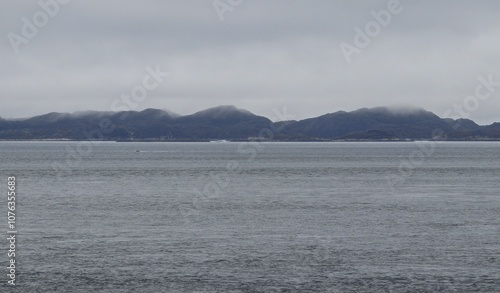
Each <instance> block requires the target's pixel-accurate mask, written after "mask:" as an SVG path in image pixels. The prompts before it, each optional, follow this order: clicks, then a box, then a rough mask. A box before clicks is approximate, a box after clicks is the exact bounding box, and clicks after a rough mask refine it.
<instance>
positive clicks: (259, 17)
mask: <svg viewBox="0 0 500 293" xmlns="http://www.w3.org/2000/svg"><path fill="white" fill-rule="evenodd" d="M54 1H56V0H41V1H40V2H41V3H52V5H48V8H46V9H47V10H48V11H49V12H50V14H51V15H48V13H47V12H44V10H43V8H42V7H41V6H40V4H39V3H38V1H2V3H1V7H0V36H1V42H0V76H1V79H0V87H1V89H2V91H1V107H0V116H1V117H4V118H14V117H28V116H33V115H38V114H43V113H47V112H74V111H81V110H102V111H110V110H112V109H113V108H112V105H113V103H115V104H114V105H115V106H116V105H117V104H116V101H119V100H120V98H121V96H122V94H125V95H130V94H131V92H133V90H134V88H135V89H138V88H140V87H141V86H142V83H143V79H144V78H145V77H146V76H147V75H148V74H150V73H149V71H148V70H147V69H146V68H147V67H148V66H149V67H150V68H152V69H153V70H155V69H156V68H157V67H158V68H159V69H160V71H162V72H168V73H169V75H168V76H167V77H165V78H163V81H162V82H161V83H159V84H158V87H156V88H155V89H152V90H148V91H147V97H146V98H145V99H144V100H143V101H140V102H137V103H135V102H134V101H133V102H134V103H133V104H130V105H132V106H129V107H130V108H131V110H141V109H145V108H159V109H169V110H171V111H174V112H177V113H179V114H190V113H193V112H195V111H199V110H202V109H205V108H209V107H214V106H218V105H235V106H236V107H238V108H244V109H247V110H249V111H251V112H253V113H256V114H259V115H263V116H266V117H269V118H271V119H273V120H277V119H278V118H280V117H278V116H285V118H294V119H303V118H309V117H314V116H319V115H321V114H325V113H329V112H335V111H338V110H355V109H358V108H362V107H375V106H389V105H413V106H416V107H423V108H425V109H427V110H430V111H433V112H434V113H436V114H437V115H439V116H441V117H443V116H444V115H445V114H448V116H455V117H457V116H459V115H458V114H455V112H456V110H454V105H455V104H456V105H462V108H463V109H462V114H460V115H461V116H464V115H463V114H465V115H466V116H469V117H470V118H472V119H473V120H475V121H476V122H479V123H481V124H489V123H491V122H493V121H500V111H499V109H500V86H498V84H497V85H494V86H492V85H490V86H489V87H487V86H482V84H483V83H484V82H483V83H481V82H480V81H479V79H481V77H482V78H483V81H484V80H487V79H488V78H490V79H492V80H493V81H494V83H493V84H495V82H497V81H498V82H500V70H499V69H500V55H499V52H500V17H499V16H498V12H499V11H500V1H498V0H491V1H469V0H446V1H435V0H432V1H431V0H423V1H418V0H413V1H411V0H401V1H400V4H399V5H397V3H395V2H393V1H395V0H381V1H378V0H370V1H352V0H345V1H332V0H316V1H314V0H302V1H298V0H265V1H264V0H260V1H259V0H217V1H215V2H214V1H213V0H178V1H166V0H149V1H139V0H136V1H132V0H106V1H97V0H95V1H94V0H72V1H69V2H68V3H67V4H60V3H59V2H54ZM59 1H60V2H61V3H63V2H67V1H68V0H65V1H63V0H59ZM54 3H57V7H56V6H55V5H54ZM214 3H215V5H214ZM382 10H384V11H382ZM381 11H382V12H381ZM374 12H376V13H374ZM375 14H377V15H379V16H378V17H376V16H374V15H375ZM44 16H46V17H44ZM23 18H25V19H24V20H23ZM34 18H35V19H34ZM389 18H390V20H389ZM26 20H27V21H28V22H29V23H28V24H27V23H26ZM30 26H33V27H34V28H35V30H36V32H33V30H30ZM33 27H31V28H33ZM357 28H359V29H357ZM366 29H368V32H367V31H366ZM359 31H361V32H362V33H361V34H360V33H359ZM365 33H368V34H369V35H368V40H367V39H366V36H361V35H364V34H365ZM370 35H371V36H370ZM356 37H357V39H358V40H357V41H358V42H357V43H356V42H355V41H354V39H355V38H356ZM342 48H343V49H342ZM346 48H347V49H346ZM16 51H17V52H16ZM346 57H347V58H346ZM348 59H349V60H348ZM148 82H149V85H150V86H151V85H154V82H155V80H154V79H149V80H148ZM498 82H497V83H498ZM478 87H480V88H479V93H481V94H483V96H482V98H481V99H479V98H478V97H474V95H475V91H476V89H477V88H478ZM488 88H489V90H488ZM137 93H140V91H137ZM135 97H137V95H136V96H135ZM120 103H121V105H123V103H122V102H120ZM464 104H465V105H466V106H465V107H464V106H463V105H464ZM284 108H286V115H283V112H284ZM449 110H451V111H449ZM276 113H282V114H281V115H276Z"/></svg>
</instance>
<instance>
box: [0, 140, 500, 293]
mask: <svg viewBox="0 0 500 293" xmlns="http://www.w3.org/2000/svg"><path fill="white" fill-rule="evenodd" d="M0 161H1V166H0V175H1V176H2V181H1V182H2V185H3V187H1V188H2V190H4V191H6V186H7V176H8V175H15V176H16V177H17V184H18V199H17V203H18V210H17V229H18V254H17V255H18V257H17V258H16V260H17V262H18V273H19V274H18V276H17V277H18V280H17V282H18V285H17V286H16V287H15V288H12V287H10V286H8V285H6V281H7V277H6V274H7V269H6V266H7V261H8V259H7V252H6V248H7V245H8V244H7V241H6V240H4V241H2V242H1V244H0V245H1V249H2V253H1V256H0V262H1V263H2V267H4V269H3V273H2V274H1V275H0V281H1V283H0V291H1V292H500V219H499V216H500V182H499V181H500V180H499V179H500V143H486V142H481V143H480V142H477V143H476V142H474V143H472V142H468V143H444V142H443V143H415V142H407V143H254V144H248V143H247V144H243V143H111V142H107V143H97V142H94V143H92V144H91V143H85V144H83V143H77V142H0ZM2 194H4V195H5V196H4V199H2V200H1V202H0V208H1V212H0V214H2V215H6V212H7V208H6V202H7V200H6V198H5V197H6V192H3V191H2ZM1 221H2V222H3V224H2V227H4V230H7V219H6V217H5V216H4V217H2V220H1Z"/></svg>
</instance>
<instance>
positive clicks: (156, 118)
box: [0, 106, 500, 141]
mask: <svg viewBox="0 0 500 293" xmlns="http://www.w3.org/2000/svg"><path fill="white" fill-rule="evenodd" d="M0 139H3V140H38V139H60V140H64V139H69V140H89V139H94V140H95V139H99V140H101V139H102V140H117V141H134V140H152V141H158V140H159V141H206V140H249V139H250V140H251V139H261V140H265V139H268V140H279V141H325V140H326V141H328V140H430V139H437V140H500V123H493V124H491V125H486V126H480V125H478V124H476V123H475V122H474V121H472V120H468V119H458V120H454V119H449V118H446V119H443V118H440V117H438V116H437V115H435V114H434V113H432V112H429V111H426V110H424V109H420V108H405V109H403V108H400V109H396V108H388V107H378V108H370V109H367V108H363V109H359V110H356V111H352V112H345V111H339V112H335V113H329V114H325V115H322V116H319V117H315V118H309V119H304V120H300V121H293V120H292V121H281V122H274V123H273V122H272V121H271V120H269V119H268V118H266V117H262V116H258V115H254V114H252V113H251V112H249V111H246V110H242V109H238V108H236V107H234V106H219V107H215V108H210V109H207V110H204V111H200V112H197V113H194V114H191V115H185V116H181V115H178V114H176V113H173V112H170V111H165V110H158V109H146V110H143V111H124V112H98V111H87V112H75V113H72V114H69V113H55V112H54V113H48V114H45V115H40V116H35V117H32V118H27V119H2V118H0Z"/></svg>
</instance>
